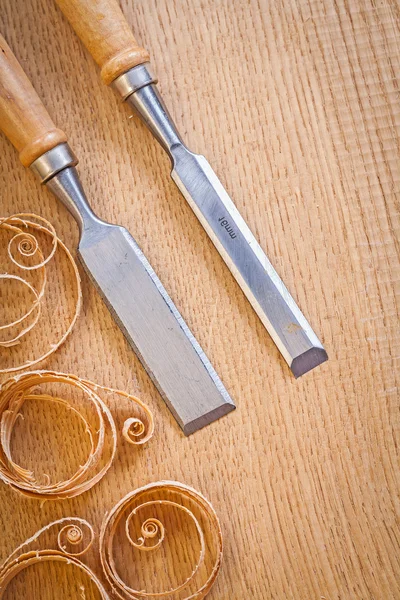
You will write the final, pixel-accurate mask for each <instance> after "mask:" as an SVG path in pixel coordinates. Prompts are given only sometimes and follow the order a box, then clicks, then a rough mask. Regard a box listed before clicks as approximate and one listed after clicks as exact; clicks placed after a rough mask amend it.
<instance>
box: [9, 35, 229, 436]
mask: <svg viewBox="0 0 400 600" xmlns="http://www.w3.org/2000/svg"><path fill="white" fill-rule="evenodd" d="M0 129H1V130H2V131H3V132H4V133H5V134H6V136H7V137H8V138H9V140H10V141H11V142H12V143H13V145H14V146H15V147H16V149H17V150H18V151H19V157H20V160H21V162H22V164H23V165H24V166H26V167H30V168H31V169H32V170H33V171H34V172H35V173H36V174H37V175H39V177H40V179H41V181H42V182H43V183H45V184H46V186H47V187H48V188H49V189H50V190H51V191H52V192H53V193H54V194H55V196H57V198H58V199H59V200H61V202H62V203H63V204H64V205H65V206H66V207H67V208H68V209H69V211H70V212H71V213H72V215H73V216H74V217H75V219H76V221H77V223H78V225H79V230H80V241H79V247H78V253H79V256H80V258H81V260H82V263H83V265H84V267H85V269H86V271H87V272H88V274H89V276H90V277H91V279H92V280H93V282H94V284H95V285H96V287H97V288H98V290H99V292H100V293H101V295H102V297H103V299H104V300H105V302H106V304H107V305H108V307H109V309H110V310H111V313H112V314H113V316H114V318H115V319H116V321H117V322H118V324H119V326H120V328H121V330H122V331H123V332H124V334H125V336H126V338H127V339H128V341H129V343H130V344H131V346H133V348H134V349H135V351H136V353H137V355H138V357H139V358H140V360H141V362H142V363H143V365H144V367H145V368H146V370H147V372H148V374H149V375H150V377H151V379H152V380H153V382H154V384H155V386H156V387H157V389H158V390H159V392H160V394H161V396H162V397H163V398H164V400H165V401H166V403H167V405H168V407H169V408H170V410H171V412H172V413H173V415H174V416H175V418H176V420H177V421H178V423H179V425H180V426H181V427H182V429H183V431H184V433H185V434H186V435H189V434H190V433H193V432H194V431H196V430H197V429H200V428H201V427H203V426H204V425H207V424H208V423H211V422H212V421H214V420H216V419H218V418H219V417H221V416H223V415H225V414H227V413H228V412H230V411H231V410H233V409H234V408H235V406H234V404H233V402H232V399H231V398H230V396H229V394H228V392H227V391H226V389H225V387H224V386H223V384H222V382H221V380H220V379H219V377H218V375H217V373H216V372H215V370H214V369H213V367H212V365H211V363H210V361H209V360H208V358H207V357H206V355H205V354H204V352H203V350H202V349H201V347H200V345H199V344H198V342H197V341H196V339H195V338H194V336H193V335H192V333H191V331H190V330H189V328H188V326H187V325H186V323H185V321H184V320H183V318H182V317H181V315H180V314H179V312H178V310H177V308H176V306H175V305H174V304H173V302H172V300H171V298H170V297H169V296H168V294H167V292H166V291H165V289H164V287H163V285H162V284H161V282H160V280H159V279H158V277H157V275H156V274H155V273H154V271H153V269H152V268H151V266H150V264H149V263H148V261H147V260H146V257H145V256H144V255H143V253H142V251H141V250H140V248H139V247H138V245H137V244H136V242H135V240H134V239H133V238H132V236H131V235H130V234H129V233H128V231H127V230H126V229H124V228H123V227H118V226H116V225H110V224H109V223H106V222H104V221H102V220H101V219H99V218H98V217H97V216H96V215H95V214H94V213H93V211H92V210H91V208H90V206H89V204H88V201H87V199H86V197H85V193H84V191H83V188H82V185H81V183H80V181H79V177H78V174H77V171H76V169H75V165H76V164H77V162H78V161H77V159H76V157H75V156H74V154H73V152H72V151H71V149H70V147H69V146H68V144H67V138H66V136H65V134H64V133H63V132H62V131H61V130H60V129H57V128H56V127H55V125H54V123H53V121H52V120H51V118H50V116H49V114H48V113H47V111H46V109H45V107H44V106H43V104H42V102H41V100H40V99H39V97H38V95H37V94H36V92H35V90H34V89H33V87H32V85H31V83H30V81H29V80H28V78H27V76H26V75H25V73H24V71H23V70H22V67H21V65H20V64H19V63H18V61H17V59H16V58H15V56H14V55H13V54H12V52H11V50H10V48H9V47H8V45H7V44H6V42H5V41H4V39H3V38H2V37H1V36H0Z"/></svg>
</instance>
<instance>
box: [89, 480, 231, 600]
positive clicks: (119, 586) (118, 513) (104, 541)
mask: <svg viewBox="0 0 400 600" xmlns="http://www.w3.org/2000/svg"><path fill="white" fill-rule="evenodd" d="M171 492H172V493H173V494H174V495H176V494H178V496H179V499H180V502H177V501H171V500H169V499H167V498H168V495H169V494H170V493H171ZM153 493H154V498H151V495H153ZM146 497H147V501H141V498H146ZM163 498H164V499H163ZM187 503H189V505H190V506H191V508H188V507H187V506H185V504H187ZM151 506H153V507H154V508H156V507H157V506H168V507H173V508H174V509H177V510H179V511H181V512H183V513H184V516H185V517H187V518H188V519H190V520H191V521H192V523H193V524H194V526H195V529H196V531H197V535H198V538H199V542H200V548H201V549H200V553H199V557H198V561H197V563H196V564H195V565H194V567H193V571H192V574H191V575H190V576H189V577H188V578H187V579H185V581H183V582H182V583H181V584H180V585H178V586H176V587H174V588H170V589H168V590H166V591H164V592H151V591H145V590H135V589H133V588H131V587H129V586H128V585H127V584H126V583H125V582H124V581H123V580H122V579H121V577H120V575H119V573H118V571H117V566H116V561H115V558H114V556H113V550H114V545H115V537H116V532H117V528H118V527H119V525H120V524H121V522H122V523H124V529H125V534H126V538H127V540H128V542H129V544H130V545H131V546H132V547H133V548H135V549H138V550H139V551H145V552H156V551H157V550H158V549H159V548H160V547H161V545H162V544H163V543H164V541H165V540H166V537H167V532H166V529H165V527H164V525H163V524H162V523H161V522H160V520H159V519H156V518H147V519H145V520H144V521H143V523H142V526H141V536H140V537H139V538H138V539H136V540H134V539H133V538H132V536H131V534H130V522H131V520H132V519H133V517H134V516H135V515H138V513H139V512H140V511H141V510H142V509H144V508H148V507H151ZM194 511H196V513H200V515H201V518H202V521H203V520H204V519H206V521H207V522H208V526H209V528H210V530H211V532H212V533H213V536H214V539H215V540H216V555H215V559H214V561H213V564H212V566H211V567H210V569H209V572H207V577H206V580H205V581H202V583H201V584H200V586H199V587H198V589H197V591H195V592H190V593H189V595H185V597H184V599H183V596H182V595H181V592H182V591H183V590H184V589H185V588H187V587H188V586H189V585H192V584H194V583H195V582H196V576H197V575H198V573H199V570H200V567H201V566H202V565H203V563H204V561H205V558H206V553H207V552H208V551H209V546H208V545H207V544H206V540H205V534H204V531H203V529H202V526H201V524H200V518H199V516H196V515H195V514H194ZM169 535H173V532H172V531H171V532H169ZM100 559H101V564H102V567H103V571H104V573H105V576H106V578H107V580H108V582H109V584H110V585H111V588H112V590H113V593H114V595H116V596H117V597H118V598H121V599H122V600H143V599H149V600H153V599H157V598H160V599H162V598H166V597H168V598H174V599H175V598H176V599H178V598H179V599H181V598H182V600H200V599H201V598H204V597H205V596H206V595H207V594H208V592H209V591H210V589H211V587H212V585H213V584H214V582H215V579H216V577H217V575H218V572H219V570H220V567H221V561H222V533H221V527H220V524H219V521H218V517H217V515H216V513H215V511H214V509H213V507H212V506H211V504H210V503H209V502H208V500H206V499H205V498H204V497H203V496H202V495H201V494H200V493H199V492H197V491H196V490H194V489H193V488H191V487H189V486H186V485H184V484H182V483H177V482H174V481H160V482H157V483H151V484H149V485H146V486H144V487H142V488H140V489H138V490H135V491H134V492H131V493H129V494H128V495H127V496H125V497H124V498H122V500H120V502H118V504H116V505H115V506H114V508H113V509H112V510H111V511H110V512H109V513H108V514H107V515H106V517H105V520H104V522H103V525H102V528H101V532H100Z"/></svg>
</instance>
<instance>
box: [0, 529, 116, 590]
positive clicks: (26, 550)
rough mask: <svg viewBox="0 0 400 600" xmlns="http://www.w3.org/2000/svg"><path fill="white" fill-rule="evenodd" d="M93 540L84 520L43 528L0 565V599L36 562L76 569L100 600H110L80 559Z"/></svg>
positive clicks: (93, 537) (92, 532) (96, 578)
mask: <svg viewBox="0 0 400 600" xmlns="http://www.w3.org/2000/svg"><path fill="white" fill-rule="evenodd" d="M94 539H95V533H94V530H93V527H92V526H91V525H90V524H89V523H88V522H87V521H85V520H84V519H79V518H76V517H66V518H64V519H59V520H58V521H54V522H53V523H50V524H49V525H47V526H46V527H43V528H42V529H40V530H39V531H38V532H37V533H35V535H33V536H32V537H31V538H29V539H28V540H26V542H24V543H23V544H21V545H20V546H18V548H16V549H15V550H14V552H13V553H12V554H10V556H9V557H8V558H7V559H6V561H5V562H4V563H3V564H2V565H1V567H0V600H1V599H2V598H3V596H4V594H5V591H6V589H7V587H8V585H9V584H10V582H11V581H12V580H13V579H14V577H16V576H17V575H18V574H19V573H21V571H24V570H25V569H27V568H28V567H30V566H32V565H35V564H37V563H40V562H59V563H64V564H65V565H68V566H72V567H76V568H78V569H80V570H81V571H83V573H84V574H85V575H87V576H88V577H89V579H90V580H91V581H92V582H93V584H94V585H95V586H96V587H97V589H98V591H99V594H100V598H101V599H102V600H110V596H109V595H108V593H107V592H106V590H105V588H104V586H103V584H102V583H101V581H100V579H98V577H97V576H96V575H95V573H94V572H93V571H92V570H91V569H90V568H89V567H88V566H87V565H85V563H83V562H82V560H81V557H82V556H83V555H85V554H86V553H87V552H88V550H89V549H90V548H91V547H92V544H93V541H94ZM40 546H44V548H43V547H42V548H41V547H40ZM27 597H29V594H28V596H27Z"/></svg>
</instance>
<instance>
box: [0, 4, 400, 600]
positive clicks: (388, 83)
mask: <svg viewBox="0 0 400 600" xmlns="http://www.w3.org/2000/svg"><path fill="white" fill-rule="evenodd" d="M122 6H123V10H124V12H125V14H126V16H127V18H128V20H129V22H130V24H131V25H132V27H133V29H134V31H135V32H136V35H137V38H138V40H139V41H140V42H141V43H142V44H143V45H144V46H146V47H147V48H148V49H149V50H150V52H151V55H152V62H153V66H154V67H155V70H156V72H157V73H158V75H159V79H160V84H159V85H160V89H161V92H162V94H163V96H164V98H165V100H166V102H167V105H168V106H169V107H170V110H171V112H172V114H173V115H174V117H175V119H176V122H177V125H178V127H179V129H180V130H181V132H182V134H183V135H184V137H185V139H187V141H188V144H189V146H190V147H191V148H193V149H195V150H196V151H198V152H201V153H203V154H205V155H206V156H207V158H208V159H209V161H210V163H211V164H212V165H213V166H214V168H215V170H216V172H217V173H218V174H219V176H220V178H221V179H222V181H223V182H224V184H225V185H226V188H227V190H228V191H229V192H230V193H231V195H232V197H233V199H234V201H235V203H236V205H237V207H238V208H239V210H240V211H241V213H242V214H243V216H244V217H245V218H246V220H247V222H248V224H249V226H250V227H251V229H252V230H253V232H254V233H255V234H256V236H257V238H258V239H259V241H260V243H261V246H262V247H263V248H264V249H265V250H266V252H267V254H268V256H269V257H270V259H271V261H272V262H273V264H274V265H275V267H276V268H277V270H278V272H279V273H280V275H281V276H282V278H283V279H284V281H285V283H286V284H287V286H288V288H289V290H290V291H291V292H292V293H293V295H294V297H295V298H296V300H297V301H298V303H299V305H300V307H301V308H302V309H303V310H304V312H305V314H306V315H307V317H308V318H309V320H310V322H311V323H312V325H313V327H314V328H315V330H316V332H317V333H318V334H320V336H321V339H322V340H323V341H324V343H325V345H326V348H327V350H328V353H329V355H330V360H329V362H328V363H326V364H324V365H323V366H321V367H320V368H318V369H316V370H315V371H314V372H312V373H310V374H308V375H306V376H305V377H304V378H302V379H300V380H298V381H295V380H294V379H293V377H292V376H291V374H290V372H289V370H288V368H287V366H286V365H285V363H284V361H283V360H282V359H281V358H280V356H279V353H278V351H277V349H276V348H275V346H274V344H273V343H272V341H271V339H270V338H269V336H268V334H267V333H266V331H265V330H264V329H263V327H262V325H261V323H260V322H259V320H258V318H257V317H256V315H255V314H254V312H253V310H252V309H251V308H250V306H249V304H248V302H247V301H246V300H245V298H244V296H243V294H242V293H241V291H240V289H239V288H238V286H237V285H236V283H235V282H234V280H233V278H232V277H231V276H230V274H229V273H228V271H227V269H226V268H225V266H224V264H223V262H222V260H221V259H220V257H219V256H218V254H217V252H216V251H215V249H214V247H213V246H212V244H211V242H210V241H209V239H208V238H207V236H206V234H205V233H204V231H203V229H202V228H201V226H200V225H199V223H198V221H197V220H196V218H195V216H194V215H193V213H192V212H191V210H190V209H189V207H188V206H187V204H186V203H185V201H184V200H183V199H182V197H181V196H180V195H179V193H178V191H177V190H176V188H175V187H174V184H173V183H172V182H171V181H170V179H169V171H170V165H169V162H168V159H167V158H166V156H165V155H164V154H163V152H162V150H161V149H160V148H159V147H158V146H157V144H156V143H155V142H154V141H153V139H152V138H151V136H150V134H149V133H148V132H147V131H146V130H145V128H144V126H142V125H141V124H140V123H139V122H138V120H137V119H135V118H132V119H131V120H130V121H129V120H128V119H129V113H128V111H127V109H126V108H124V107H122V106H120V103H119V101H118V99H117V98H116V97H114V95H113V93H112V92H111V91H110V90H109V89H106V88H105V87H104V86H103V85H102V84H101V82H100V78H99V74H98V71H97V68H96V66H95V64H94V62H93V60H92V59H91V58H90V57H89V56H88V54H87V52H86V51H85V50H84V49H83V47H82V44H81V43H80V42H79V40H78V39H77V38H76V36H75V35H74V34H73V32H72V30H71V28H70V27H69V25H68V24H67V22H66V21H65V19H64V18H63V17H62V15H61V14H60V12H59V11H58V9H57V8H56V7H55V5H54V3H53V2H51V0H18V1H17V2H15V1H14V0H2V6H1V12H0V30H1V32H2V33H3V35H4V36H5V37H6V39H7V41H8V43H9V44H10V46H11V47H12V49H13V50H14V52H15V53H16V55H17V57H18V59H19V60H20V61H21V63H22V65H23V66H24V68H25V70H26V72H27V73H28V75H29V76H30V78H31V79H32V81H33V83H34V85H35V87H36V89H37V91H38V93H39V95H40V96H41V97H42V98H43V100H44V101H45V103H46V105H47V107H48V109H49V111H50V112H51V114H52V116H53V117H54V120H55V122H56V124H57V125H58V126H59V127H62V128H63V129H64V130H65V131H66V133H67V135H68V136H69V138H70V142H71V145H72V147H73V148H74V149H75V152H76V153H77V154H78V156H79V157H80V174H81V177H82V180H83V183H84V185H85V187H86V189H87V191H88V194H89V196H90V198H91V201H92V204H93V207H94V208H95V209H96V211H97V212H98V213H99V215H100V216H103V217H104V218H106V219H109V220H110V221H113V222H118V223H120V224H123V225H125V226H126V227H127V228H128V229H129V230H130V231H131V232H132V233H133V234H134V236H135V238H136V239H137V241H138V242H139V244H140V245H141V247H142V248H143V250H144V252H145V254H146V255H147V257H148V258H149V260H150V262H151V263H152V264H153V266H154V268H155V270H156V271H157V273H158V274H159V276H160V278H161V280H162V281H163V283H164V285H165V286H166V288H167V290H168V291H169V292H170V294H171V296H172V298H173V299H174V301H175V302H176V304H177V306H178V307H179V309H180V310H181V312H182V314H183V315H184V317H185V318H186V320H187V322H188V323H189V325H190V327H191V329H192V330H193V332H194V333H195V335H196V336H197V338H198V340H199V341H200V343H201V344H202V346H203V347H204V349H205V350H206V352H207V353H208V355H209V357H210V359H211V360H212V362H213V364H214V365H215V367H216V369H217V371H218V373H219V374H220V375H221V377H222V379H223V381H224V383H225V384H226V386H227V388H228V390H229V391H230V393H231V394H232V396H233V398H234V399H235V400H236V402H237V406H238V409H237V411H236V412H235V413H233V414H231V415H229V416H228V417H226V418H224V419H222V420H220V421H219V422H217V423H215V424H213V425H212V426H211V427H209V428H207V429H204V430H202V431H200V432H198V433H197V434H195V435H194V436H192V437H190V438H188V439H186V438H185V437H184V436H183V435H182V433H181V431H180V430H179V428H178V426H177V425H176V424H175V422H174V420H173V419H172V417H171V415H170V414H169V412H168V410H167V409H166V407H165V405H164V404H163V402H162V401H161V399H160V397H159V396H158V395H157V393H156V391H155V389H154V388H153V386H152V385H151V384H150V382H149V379H148V377H147V375H146V374H145V373H144V371H143V369H142V368H141V366H140V364H139V362H138V360H137V359H136V357H135V355H134V354H133V352H132V351H131V350H130V348H129V347H128V345H127V344H126V342H125V341H124V338H123V336H122V334H121V333H120V332H119V330H118V328H117V327H116V325H115V324H114V322H113V321H112V319H111V317H110V315H109V313H108V312H107V310H106V308H105V307H104V305H103V304H102V302H101V300H100V299H99V297H98V296H97V294H96V293H95V291H94V290H93V288H92V287H91V285H90V284H89V282H88V280H87V278H86V277H84V276H83V293H84V298H83V299H84V308H83V311H82V315H81V317H80V319H79V322H78V324H77V326H76V329H75V330H74V332H73V335H72V337H71V339H70V340H69V341H68V342H67V343H66V344H65V346H64V347H63V348H62V349H61V350H60V351H59V352H57V354H56V355H55V356H54V357H53V358H52V359H51V360H48V361H47V362H46V363H45V364H44V365H42V366H43V368H49V369H56V370H60V371H64V372H72V373H76V374H78V375H80V376H84V377H87V378H89V379H92V380H93V381H96V382H99V383H102V384H106V385H110V386H113V387H120V388H122V389H124V390H126V391H129V392H133V393H136V394H138V395H140V397H141V398H142V399H143V400H144V401H145V402H147V403H148V404H149V405H150V406H151V407H152V408H153V410H154V413H155V417H156V432H155V436H154V438H153V440H152V441H151V442H150V443H149V444H148V445H147V447H146V448H143V449H141V450H136V449H132V448H130V447H126V446H123V447H121V448H120V450H119V452H118V457H117V459H116V461H115V464H114V466H113V467H112V469H111V471H110V472H109V473H108V474H107V476H106V477H105V479H104V480H103V481H102V482H101V483H100V484H99V485H98V486H97V487H96V488H95V489H93V490H92V491H90V492H88V493H87V494H85V495H83V496H81V497H79V498H77V499H75V500H71V501H65V502H55V503H51V502H47V503H45V504H44V505H41V504H40V503H39V502H37V501H35V500H28V499H24V498H20V497H19V496H17V495H16V493H15V492H13V491H11V490H10V489H9V488H7V487H6V486H5V485H0V528H1V535H0V558H5V557H6V555H7V554H8V553H10V552H11V551H12V550H13V549H14V548H15V547H16V546H17V545H18V544H19V543H21V542H22V541H23V540H25V539H26V538H27V537H29V536H30V535H32V534H33V533H34V531H36V530H37V529H38V528H40V527H41V526H43V525H45V524H47V523H48V522H49V521H51V520H54V519H56V518H60V517H62V516H64V515H78V516H82V517H85V518H88V519H89V520H90V521H91V522H92V523H93V524H94V525H95V527H96V528H98V527H99V525H100V523H101V520H102V517H103V515H104V513H105V512H106V511H107V510H109V509H110V508H111V507H112V506H113V504H114V503H115V502H116V501H117V500H119V499H120V498H121V497H122V496H123V495H124V494H125V493H127V492H128V491H130V490H132V489H134V488H136V487H138V486H141V485H143V484H146V483H148V482H150V481H156V480H159V479H173V480H178V481H183V482H185V483H187V484H189V485H192V486H194V487H195V488H196V489H198V490H200V491H202V492H203V493H204V494H205V495H206V496H207V497H208V498H209V499H210V500H211V501H212V503H213V504H214V506H215V508H216V510H217V512H218V514H219V516H220V519H221V523H222V528H223V533H224V539H225V557H224V558H225V560H224V564H223V568H222V572H221V575H220V577H219V579H218V581H217V583H216V585H215V587H214V588H213V590H212V592H211V593H210V595H209V598H210V600H211V599H213V600H217V599H218V600H244V599H245V598H252V599H255V600H267V599H274V600H278V599H279V600H280V599H282V600H283V599H289V598H291V599H296V600H310V599H314V600H339V599H340V600H342V599H349V598H351V599H352V600H353V599H354V600H355V599H357V600H372V599H374V600H382V599H385V600H390V599H395V598H399V597H400V580H399V573H400V564H399V563H400V553H399V529H398V511H399V495H398V492H399V487H398V473H399V462H398V441H399V438H398V435H399V413H398V408H399V406H398V405H399V402H398V400H399V387H398V386H399V378H398V370H399V357H400V336H399V314H398V307H399V304H398V297H399V280H400V267H399V260H398V258H399V257H398V253H399V245H398V239H399V193H400V174H399V173H400V172H399V132H400V112H399V88H398V76H399V69H400V53H399V49H400V36H399V23H400V9H399V5H398V3H397V2H394V1H389V2H377V1H375V0H347V1H345V0H338V1H337V2H330V1H329V0H288V1H279V0H272V1H268V0H233V1H228V0H217V1H216V0H202V1H201V2H196V1H195V0H173V1H171V0H135V2H131V1H130V0H124V1H123V3H122ZM139 147H140V149H139V150H138V148H139ZM0 153H1V159H0V160H1V173H0V189H1V214H2V215H8V214H12V213H16V212H23V211H27V212H30V211H32V212H36V213H39V214H41V215H43V216H44V217H46V218H49V219H51V220H52V222H53V223H54V224H55V225H56V227H57V231H58V233H59V234H60V236H61V237H62V239H63V240H64V241H65V242H66V243H67V244H68V246H69V247H70V248H73V247H74V245H75V244H76V241H77V230H76V227H75V224H74V222H73V219H72V218H71V217H70V216H69V215H68V214H67V211H66V210H65V209H64V208H63V207H61V206H60V205H58V204H56V203H55V201H54V199H53V198H52V197H51V196H50V194H49V192H47V191H46V190H44V189H41V187H40V185H39V184H38V183H37V181H36V180H35V178H34V176H33V175H32V174H30V173H28V172H26V171H24V169H23V167H22V166H21V165H20V164H19V162H18V157H17V154H16V152H15V151H14V149H13V148H12V147H11V145H10V144H9V143H8V142H7V141H6V140H5V139H3V138H2V139H0ZM2 250H4V248H3V249H2ZM63 293H64V289H60V290H59V291H58V294H59V295H63ZM56 296H57V294H56ZM56 296H55V301H56V300H57V297H56ZM115 402H116V401H115ZM31 417H32V415H31ZM54 418H56V417H54ZM36 419H37V423H38V425H37V427H38V429H40V427H41V429H40V430H41V431H42V430H43V431H44V432H45V433H46V436H49V438H47V437H46V438H45V439H50V438H51V436H53V437H54V435H56V433H57V432H58V433H57V435H58V446H57V447H58V448H61V449H62V454H61V455H59V456H54V460H53V462H54V464H55V465H56V466H57V464H58V463H59V464H63V465H64V464H69V462H68V461H74V460H75V461H76V460H77V458H76V457H77V456H78V454H77V453H79V444H76V443H75V442H74V443H73V444H69V443H68V442H66V441H65V439H68V438H67V437H66V436H64V437H65V439H64V444H62V438H63V433H62V428H63V427H64V426H65V427H66V433H68V434H69V433H71V431H70V428H68V427H67V422H66V420H65V422H64V421H62V420H61V421H60V420H59V421H57V423H58V425H57V427H58V429H57V432H56V433H54V432H53V434H52V432H51V427H50V424H49V413H48V412H46V411H45V410H44V408H41V409H37V414H36ZM30 422H31V423H32V421H30ZM39 423H41V424H42V425H40V426H39ZM31 427H32V428H33V426H31ZM33 432H35V429H34V428H33ZM31 433H32V429H31ZM33 437H34V436H33ZM32 439H33V438H32V435H31V436H26V437H25V436H24V438H23V439H22V438H21V439H19V440H16V441H14V443H15V444H16V448H17V449H18V451H19V452H21V453H22V455H23V454H24V452H25V454H27V453H28V452H29V453H30V455H31V456H32V453H33V452H34V449H33V447H25V446H26V444H27V443H28V441H29V440H32ZM41 448H42V452H43V454H44V455H46V451H47V459H48V455H49V453H51V450H50V448H49V446H47V447H46V445H45V442H43V443H42V445H41ZM51 455H52V454H51ZM43 460H45V458H43ZM126 568H127V569H129V564H127V565H126ZM57 573H58V572H57V571H56V570H55V569H54V568H53V567H49V566H46V568H41V569H39V568H35V569H33V570H32V571H31V572H29V573H27V575H26V578H25V579H24V578H23V577H22V576H20V578H19V579H18V580H17V581H16V582H14V584H13V585H12V586H11V587H10V589H9V590H8V591H7V593H6V599H7V600H11V599H16V598H21V597H23V595H25V596H26V597H29V598H35V599H36V598H41V599H42V600H49V599H50V598H57V599H58V600H59V599H60V598H64V597H65V598H71V597H77V598H78V597H79V595H78V592H76V591H75V592H73V591H70V592H68V591H65V589H64V588H65V586H67V585H70V586H72V587H71V588H70V590H75V588H74V587H73V586H74V579H72V580H71V578H68V577H70V576H68V575H65V574H63V575H62V576H61V575H60V574H59V573H58V574H57ZM52 577H53V579H52ZM54 577H55V579H54ZM27 585H29V586H30V587H29V588H28V590H29V591H28V592H27V591H26V589H27V588H26V586H27ZM39 590H40V591H39ZM93 597H95V596H93Z"/></svg>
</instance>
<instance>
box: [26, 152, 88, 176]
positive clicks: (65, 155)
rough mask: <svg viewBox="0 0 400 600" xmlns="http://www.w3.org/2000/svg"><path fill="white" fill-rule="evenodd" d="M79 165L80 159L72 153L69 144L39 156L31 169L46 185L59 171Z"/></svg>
mask: <svg viewBox="0 0 400 600" xmlns="http://www.w3.org/2000/svg"><path fill="white" fill-rule="evenodd" d="M77 164H78V159H77V158H76V156H75V154H74V153H73V152H72V150H71V148H70V147H69V145H68V144H66V143H65V144H58V146H55V147H54V148H52V149H51V150H49V151H48V152H45V153H44V154H42V156H39V158H37V159H36V160H35V161H33V163H32V164H31V166H30V168H31V169H32V171H33V172H34V173H35V174H36V175H37V176H38V177H39V178H40V181H41V182H42V183H46V181H48V180H49V179H51V177H53V176H54V175H55V174H56V173H59V171H62V170H63V169H65V168H66V167H73V166H75V165H77Z"/></svg>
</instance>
